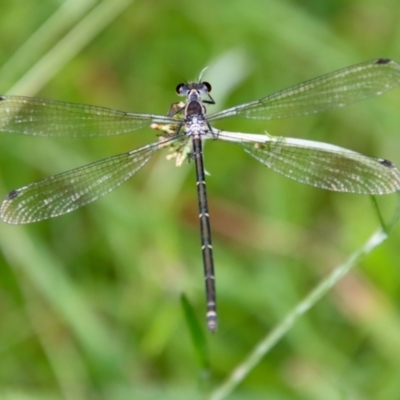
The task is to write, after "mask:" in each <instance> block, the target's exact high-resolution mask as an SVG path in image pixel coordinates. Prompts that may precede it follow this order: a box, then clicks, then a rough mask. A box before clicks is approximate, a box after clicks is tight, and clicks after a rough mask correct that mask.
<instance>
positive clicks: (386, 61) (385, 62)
mask: <svg viewBox="0 0 400 400" xmlns="http://www.w3.org/2000/svg"><path fill="white" fill-rule="evenodd" d="M390 61H391V60H390V58H378V59H377V60H376V63H377V64H387V63H389V62H390Z"/></svg>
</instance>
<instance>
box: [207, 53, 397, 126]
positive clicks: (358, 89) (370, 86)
mask: <svg viewBox="0 0 400 400" xmlns="http://www.w3.org/2000/svg"><path fill="white" fill-rule="evenodd" d="M399 84H400V64H398V63H396V62H395V61H393V60H389V59H382V58H381V59H377V60H372V61H368V62H365V63H362V64H358V65H354V66H351V67H347V68H344V69H341V70H338V71H335V72H332V73H330V74H327V75H323V76H320V77H318V78H315V79H312V80H309V81H307V82H304V83H300V84H298V85H295V86H292V87H290V88H288V89H284V90H282V91H279V92H276V93H273V94H271V95H269V96H267V97H264V98H262V99H260V100H256V101H252V102H250V103H246V104H242V105H239V106H236V107H232V108H229V109H226V110H224V111H220V112H217V113H215V114H211V115H210V116H209V117H208V120H209V121H212V120H216V119H220V118H226V117H229V116H233V115H240V116H243V117H246V118H252V119H278V118H289V117H298V116H302V115H308V114H314V113H318V112H320V111H325V110H329V109H331V108H336V107H344V106H346V105H348V104H351V103H354V102H356V101H360V100H363V99H366V98H368V97H371V96H378V95H381V94H382V93H384V92H386V91H388V90H390V89H392V88H394V87H395V86H397V85H399Z"/></svg>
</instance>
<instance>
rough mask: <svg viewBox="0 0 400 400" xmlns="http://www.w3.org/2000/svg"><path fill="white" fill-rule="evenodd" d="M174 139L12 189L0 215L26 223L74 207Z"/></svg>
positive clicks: (113, 185)
mask: <svg viewBox="0 0 400 400" xmlns="http://www.w3.org/2000/svg"><path fill="white" fill-rule="evenodd" d="M177 138H178V137H177ZM175 140H176V138H173V139H167V140H164V141H163V142H156V143H152V144H149V145H147V146H143V147H141V148H140V149H137V150H134V151H130V152H128V153H124V154H119V155H116V156H113V157H109V158H106V159H103V160H100V161H97V162H94V163H92V164H88V165H85V166H83V167H80V168H76V169H73V170H70V171H67V172H63V173H61V174H58V175H54V176H50V177H48V178H46V179H43V180H41V181H39V182H35V183H31V184H30V185H27V186H24V187H22V188H20V189H16V190H13V191H12V192H10V193H9V194H8V195H7V197H6V198H5V199H4V201H3V203H2V204H1V208H0V216H1V218H2V219H3V220H4V221H5V222H8V223H10V224H27V223H31V222H36V221H40V220H43V219H46V218H52V217H57V216H59V215H62V214H65V213H68V212H71V211H74V210H76V209H77V208H79V207H82V206H83V205H85V204H88V203H90V202H92V201H94V200H96V199H98V198H99V197H101V196H104V195H105V194H107V193H109V192H111V191H112V190H113V189H115V188H116V187H117V186H119V185H121V184H122V183H123V182H125V181H126V180H127V179H128V178H130V177H131V176H132V175H133V174H134V173H135V172H137V171H138V170H139V169H140V168H141V167H142V166H143V165H144V164H145V163H146V162H147V161H148V160H149V159H150V157H151V156H152V154H153V153H155V152H156V151H158V150H159V149H161V148H162V147H164V146H166V145H167V144H169V143H171V142H173V141H175Z"/></svg>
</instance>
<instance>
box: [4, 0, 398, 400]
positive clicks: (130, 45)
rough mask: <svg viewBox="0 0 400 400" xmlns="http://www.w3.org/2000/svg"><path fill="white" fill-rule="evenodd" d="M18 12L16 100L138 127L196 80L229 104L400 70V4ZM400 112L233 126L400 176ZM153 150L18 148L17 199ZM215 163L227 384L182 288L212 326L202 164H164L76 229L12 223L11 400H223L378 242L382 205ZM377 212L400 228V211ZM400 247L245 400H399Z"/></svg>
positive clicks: (206, 4) (275, 353)
mask: <svg viewBox="0 0 400 400" xmlns="http://www.w3.org/2000/svg"><path fill="white" fill-rule="evenodd" d="M0 7H1V8H0V9H1V14H0V21H1V24H0V26H1V28H0V30H1V33H2V34H1V35H0V46H1V47H0V48H1V51H0V92H2V93H5V92H7V91H11V92H12V93H14V94H20V95H35V96H42V97H48V98H54V99H59V100H65V101H76V102H81V103H88V104H97V105H103V106H107V107H113V108H118V109H123V110H131V111H137V112H153V113H157V114H165V113H166V112H167V111H168V108H169V105H170V104H171V103H172V102H174V101H177V98H176V96H175V94H174V89H175V87H176V85H177V84H178V83H179V82H181V81H185V80H191V79H196V78H197V77H198V75H199V73H200V71H201V70H202V69H203V68H204V67H205V66H207V65H208V66H209V67H210V68H209V70H207V71H206V72H205V79H207V80H210V81H211V84H212V85H213V89H214V91H213V96H214V99H215V100H216V102H217V107H219V108H222V107H228V106H232V105H235V104H239V103H242V102H245V101H250V100H254V99H257V98H259V97H262V96H265V95H267V94H269V93H271V92H273V91H275V90H279V89H282V88H285V87H287V86H289V85H292V84H295V83H298V82H301V81H302V80H306V79H310V78H313V77H316V76H318V75H321V74H324V73H327V72H330V71H333V70H335V69H338V68H342V67H345V66H348V65H351V64H354V63H358V62H362V61H366V60H368V59H372V58H376V57H389V58H394V59H397V60H398V61H400V23H399V22H400V21H399V19H400V3H399V2H398V1H395V0H382V1H380V2H376V1H372V0H367V1H365V0H353V1H344V0H327V1H324V2H321V1H316V0H312V1H294V0H291V1H289V0H286V1H279V2H278V1H275V2H274V1H262V0H249V1H247V2H244V1H238V0H231V1H229V2H228V1H212V0H203V1H201V2H189V1H184V0H175V1H166V0H159V1H154V0H153V1H151V0H148V1H129V0H124V1H123V0H113V1H106V0H104V1H89V0H85V1H83V0H81V1H77V0H75V1H73V0H70V1H64V2H63V1H50V0H42V1H37V0H36V1H35V0H33V1H30V2H24V3H22V2H20V1H5V0H0ZM211 76H215V77H216V78H215V79H213V80H212V79H211ZM399 104H400V89H397V90H394V91H392V92H391V93H389V94H387V95H385V96H383V97H381V98H376V99H372V100H368V101H365V102H363V103H360V104H356V105H353V106H351V107H348V108H346V109H341V110H336V111H331V112H328V113H325V114H321V115H316V116H310V117H306V118H302V119H293V120H287V121H286V120H285V121H277V122H276V121H272V122H267V123H266V122H263V123H261V124H260V123H255V122H251V121H246V120H245V121H243V120H239V119H233V120H232V121H231V120H229V121H228V120H227V121H222V122H221V123H219V124H218V126H219V127H222V126H223V127H224V128H226V129H232V130H235V131H242V132H259V133H261V132H264V131H265V130H268V131H269V132H270V133H271V134H273V135H282V136H293V137H302V138H309V139H314V140H321V141H326V142H329V143H333V144H336V145H340V146H343V147H348V148H351V149H353V150H356V151H359V152H361V153H364V154H368V155H371V156H380V157H385V158H388V159H390V160H393V162H395V163H397V164H398V165H399V164H400V156H399V151H398V149H399V148H400V135H399V126H400V114H399V107H398V105H399ZM209 108H210V109H211V107H209ZM154 140H155V136H154V132H152V131H151V130H144V131H140V132H137V133H135V134H133V135H129V136H124V137H114V138H106V139H104V138H103V139H84V140H72V139H70V140H69V139H68V140H67V139H58V140H57V139H48V138H34V137H16V136H14V137H13V136H12V135H8V136H6V135H2V136H1V158H0V174H1V176H0V178H1V180H0V189H1V193H2V195H5V194H6V193H8V192H9V191H10V190H11V189H14V188H16V187H19V186H22V185H24V184H26V183H29V182H32V181H34V180H37V179H41V178H43V177H45V176H48V175H52V174H55V173H57V172H61V171H64V170H67V169H70V168H73V167H76V166H79V165H82V164H84V163H87V162H90V161H94V160H97V159H100V158H103V157H106V156H109V155H112V154H117V153H120V152H123V151H126V150H129V149H133V148H135V147H138V146H140V145H142V144H144V143H148V142H151V141H154ZM205 163H206V168H207V170H208V172H209V173H210V176H208V181H207V184H208V186H207V187H208V193H209V196H210V200H209V202H210V214H211V223H212V230H213V240H214V251H215V262H216V269H217V271H216V273H217V292H218V306H219V313H220V324H219V329H218V332H217V333H216V334H215V335H210V334H208V333H207V334H206V335H207V336H206V337H207V340H208V343H207V352H208V353H207V354H208V356H209V363H210V368H209V369H207V370H205V369H204V368H201V366H200V363H199V362H198V354H197V353H196V352H197V351H198V350H196V349H194V348H193V345H192V339H191V336H190V332H189V329H188V326H187V325H186V323H185V316H184V311H183V309H182V303H181V301H180V297H181V295H182V293H183V292H184V293H185V294H186V296H187V299H188V301H189V303H188V304H191V307H194V310H195V311H194V312H195V315H196V316H198V317H199V318H203V316H204V312H205V301H204V287H203V286H204V284H203V277H202V261H201V252H200V248H199V237H198V235H199V233H198V218H197V200H196V188H195V183H194V180H195V178H194V171H193V165H191V164H189V165H184V166H182V167H181V168H176V167H175V166H174V165H173V162H168V161H167V160H165V155H164V154H160V155H159V156H156V157H155V159H154V160H152V162H150V163H149V164H147V165H146V166H145V168H143V170H141V171H140V172H139V173H138V174H137V175H135V177H134V178H133V179H132V180H130V181H129V182H128V183H127V184H125V185H124V186H122V187H121V188H119V189H118V190H116V191H115V192H113V193H112V194H110V195H108V196H106V197H105V198H103V199H101V200H99V201H97V202H96V203H94V204H91V205H90V206H87V207H84V208H83V209H81V210H78V211H76V212H74V213H72V214H70V215H67V216H63V217H60V218H58V219H54V220H49V221H44V222H41V223H38V224H35V225H32V226H9V225H6V224H4V223H3V224H1V225H0V244H1V253H2V254H1V259H0V321H1V324H0V327H1V328H0V355H1V363H0V398H1V399H17V398H18V399H22V398H24V399H59V398H62V399H74V400H79V399H127V398H129V399H153V398H154V399H158V398H162V399H168V398H173V399H180V398H182V399H188V398H199V397H204V396H207V393H208V392H209V391H211V390H212V388H214V387H216V386H218V384H219V383H220V382H221V381H223V380H224V379H225V378H226V377H227V376H228V375H229V374H230V373H231V372H232V371H233V369H234V368H235V366H237V365H238V364H239V363H240V362H241V361H242V359H243V358H244V357H245V356H246V354H248V353H249V352H250V351H251V350H252V348H253V347H254V346H255V344H256V343H257V342H258V340H260V338H261V337H263V336H264V335H265V334H266V333H267V332H269V331H270V330H271V329H272V328H273V327H274V326H275V324H277V323H278V322H279V321H280V320H281V319H282V317H283V316H284V315H285V314H286V313H287V312H288V311H289V310H291V309H292V308H293V307H294V306H295V305H296V304H297V303H298V302H299V301H300V300H301V299H302V298H303V297H304V296H305V295H306V294H307V293H308V292H309V291H310V290H311V289H312V288H313V287H314V286H315V285H316V284H317V283H318V282H319V281H320V280H321V279H322V278H323V276H325V275H326V274H327V273H328V271H330V270H331V269H332V268H334V267H335V266H336V265H337V264H340V263H341V262H342V261H344V260H345V259H346V258H347V256H348V255H349V254H350V253H351V252H352V251H354V250H355V249H357V248H358V246H361V245H362V243H363V242H364V241H365V240H366V239H367V238H368V237H369V236H370V234H371V233H372V232H373V231H374V230H375V229H376V228H377V227H378V226H379V221H378V217H377V215H376V213H375V211H374V208H373V207H372V206H371V201H370V199H369V198H368V197H366V196H364V197H363V196H356V195H346V194H337V193H330V192H326V191H322V190H318V189H314V188H310V187H306V186H303V185H301V184H298V183H296V182H291V181H289V180H286V179H285V178H283V177H281V176H278V175H276V174H274V173H273V172H271V171H269V170H268V169H266V168H265V167H263V166H262V165H259V164H258V163H257V162H255V160H253V159H251V158H250V157H248V156H247V155H246V154H244V153H243V154H242V152H241V151H240V149H237V148H235V147H234V146H230V145H229V144H224V143H218V142H215V143H207V148H206V151H205ZM187 175H188V176H187ZM378 201H379V205H380V207H381V209H382V211H383V214H384V216H385V218H389V217H390V215H391V213H392V212H393V209H394V205H395V202H396V198H395V196H387V197H385V198H380V199H378ZM399 239H400V231H399V229H395V230H394V232H393V233H392V235H391V237H390V238H389V240H388V241H387V242H385V244H384V245H383V246H381V247H380V248H378V249H377V250H376V251H375V252H373V253H372V254H371V255H369V256H368V257H366V258H365V259H364V260H363V261H362V263H361V265H360V266H359V268H358V269H357V270H356V271H353V272H352V273H351V274H349V275H348V276H347V277H346V278H345V279H344V280H343V281H341V283H340V284H339V285H337V286H336V287H335V289H334V290H333V291H332V292H330V294H329V295H328V296H326V297H325V298H324V299H322V301H320V302H319V303H318V304H317V306H316V307H314V308H313V309H311V310H310V311H309V312H308V314H306V315H305V316H304V317H303V318H302V320H301V322H300V323H298V324H297V325H295V326H294V328H293V329H292V330H291V331H290V333H289V334H288V335H287V336H286V337H285V338H284V339H283V340H282V341H280V342H279V343H278V344H277V345H276V346H275V347H274V348H273V350H272V351H271V352H270V353H268V355H267V356H266V357H264V359H263V360H262V362H261V363H260V364H258V365H257V366H256V367H255V368H254V369H253V370H252V371H251V373H250V374H249V375H248V376H247V377H246V379H245V380H244V381H243V383H242V384H241V385H240V386H239V387H238V388H237V389H236V391H235V392H234V394H233V395H232V396H231V397H230V398H232V399H235V398H237V399H239V398H243V399H265V398H269V399H324V400H330V399H342V398H348V399H374V400H377V399H384V400H391V399H393V400H398V399H399V398H400V381H399V379H398V371H399V369H400V341H399V338H400V320H399V310H400V268H398V264H397V263H398V261H399V257H400V249H399V244H398V243H399ZM201 321H202V322H203V327H204V329H205V322H204V319H203V320H201ZM203 365H206V363H203Z"/></svg>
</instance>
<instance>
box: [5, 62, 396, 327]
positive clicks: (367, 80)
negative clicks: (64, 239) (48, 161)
mask: <svg viewBox="0 0 400 400" xmlns="http://www.w3.org/2000/svg"><path fill="white" fill-rule="evenodd" d="M398 85H400V65H399V64H398V63H396V62H395V61H392V60H389V59H384V58H381V59H377V60H372V61H368V62H365V63H362V64H358V65H354V66H350V67H347V68H344V69H342V70H338V71H335V72H332V73H330V74H327V75H323V76H321V77H318V78H315V79H312V80H310V81H307V82H304V83H300V84H298V85H295V86H292V87H289V88H288V89H284V90H282V91H279V92H276V93H273V94H271V95H269V96H267V97H264V98H262V99H260V100H256V101H252V102H249V103H245V104H242V105H239V106H236V107H232V108H229V109H226V110H223V111H220V112H217V113H214V114H210V115H207V114H206V108H205V105H204V104H214V100H213V99H212V97H211V96H210V94H209V92H210V90H211V86H210V85H209V84H208V83H205V82H198V83H188V84H180V85H178V87H177V92H178V94H179V95H181V96H184V97H186V99H187V100H186V103H185V104H184V105H183V106H182V107H179V106H178V107H177V108H175V111H171V112H170V114H169V115H167V116H162V115H155V114H138V113H130V112H124V111H118V110H113V109H108V108H104V107H97V106H89V105H83V104H74V103H66V102H60V101H53V100H46V99H36V98H30V97H20V96H6V95H5V96H0V131H2V132H6V133H15V134H24V135H34V136H52V137H83V136H111V135H119V134H125V133H131V132H133V131H136V130H138V129H140V128H143V127H146V126H149V125H150V124H152V125H151V126H153V127H155V128H156V129H159V130H162V131H163V132H166V134H165V135H163V138H162V140H159V141H156V142H154V143H150V144H148V145H146V146H143V147H141V148H139V149H136V150H132V151H129V152H126V153H123V154H119V155H116V156H112V157H109V158H106V159H103V160H100V161H97V162H94V163H92V164H89V165H85V166H83V167H80V168H76V169H73V170H71V171H67V172H64V173H61V174H58V175H54V176H51V177H48V178H45V179H43V180H41V181H38V182H34V183H31V184H29V185H27V186H24V187H21V188H19V189H15V190H13V191H11V192H10V193H9V194H8V195H7V196H6V198H5V199H4V201H3V202H2V204H1V208H0V216H1V218H2V219H3V220H4V221H5V222H7V223H10V224H25V223H31V222H37V221H40V220H43V219H47V218H51V217H56V216H59V215H63V214H65V213H68V212H71V211H73V210H75V209H77V208H79V207H81V206H83V205H85V204H88V203H90V202H92V201H94V200H96V199H98V198H99V197H101V196H103V195H105V194H107V193H109V192H110V191H111V190H113V189H115V188H116V187H118V186H119V185H120V184H122V183H123V182H125V181H126V180H127V179H129V178H130V177H131V176H132V175H133V174H135V173H136V172H137V171H138V170H139V169H140V168H141V167H142V166H143V165H144V164H146V162H147V161H148V160H149V159H150V158H151V156H152V155H153V154H154V153H156V152H157V151H159V150H161V149H163V148H165V147H169V148H172V149H175V153H174V155H175V156H176V158H177V164H181V162H182V160H183V159H185V158H188V157H189V158H190V159H193V160H194V165H195V169H196V178H197V192H198V203H199V220H200V229H201V243H202V253H203V265H204V273H205V282H206V292H207V325H208V328H209V330H210V331H215V329H216V327H217V314H216V302H215V283H214V280H215V279H214V262H213V253H212V243H211V229H210V219H209V213H208V206H207V193H206V185H205V173H204V163H203V150H202V144H203V141H204V140H207V139H218V140H223V141H227V142H232V143H235V144H237V145H239V146H241V147H242V148H243V149H244V150H245V151H246V152H247V153H248V154H250V155H251V156H252V157H254V158H255V159H257V160H258V161H260V162H261V163H263V164H264V165H266V166H268V167H269V168H271V169H273V170H274V171H276V172H279V173H281V174H282V175H284V176H286V177H288V178H291V179H294V180H296V181H298V182H301V183H305V184H308V185H311V186H315V187H319V188H324V189H328V190H333V191H338V192H349V193H359V194H370V195H383V194H389V193H393V192H396V191H398V190H399V189H400V171H399V170H398V169H397V167H396V166H395V165H394V164H393V163H392V162H390V161H388V160H386V159H383V158H374V157H368V156H364V155H362V154H359V153H357V152H354V151H352V150H348V149H344V148H341V147H338V146H335V145H331V144H327V143H320V142H315V141H310V140H303V139H293V138H288V137H273V136H268V135H256V134H247V133H241V132H227V131H222V130H217V129H215V128H213V127H212V126H211V122H212V121H215V120H218V119H222V118H227V117H230V116H234V115H238V116H243V117H246V118H252V119H264V120H268V119H277V118H288V117H297V116H303V115H308V114H312V113H317V112H321V111H326V110H329V109H332V108H337V107H343V106H346V105H349V104H351V103H353V102H356V101H360V100H363V99H366V98H368V97H372V96H377V95H381V94H382V93H384V92H386V91H388V90H390V89H392V88H394V87H396V86H398ZM175 106H176V105H175ZM189 142H190V143H191V146H189V147H188V143H189Z"/></svg>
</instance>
